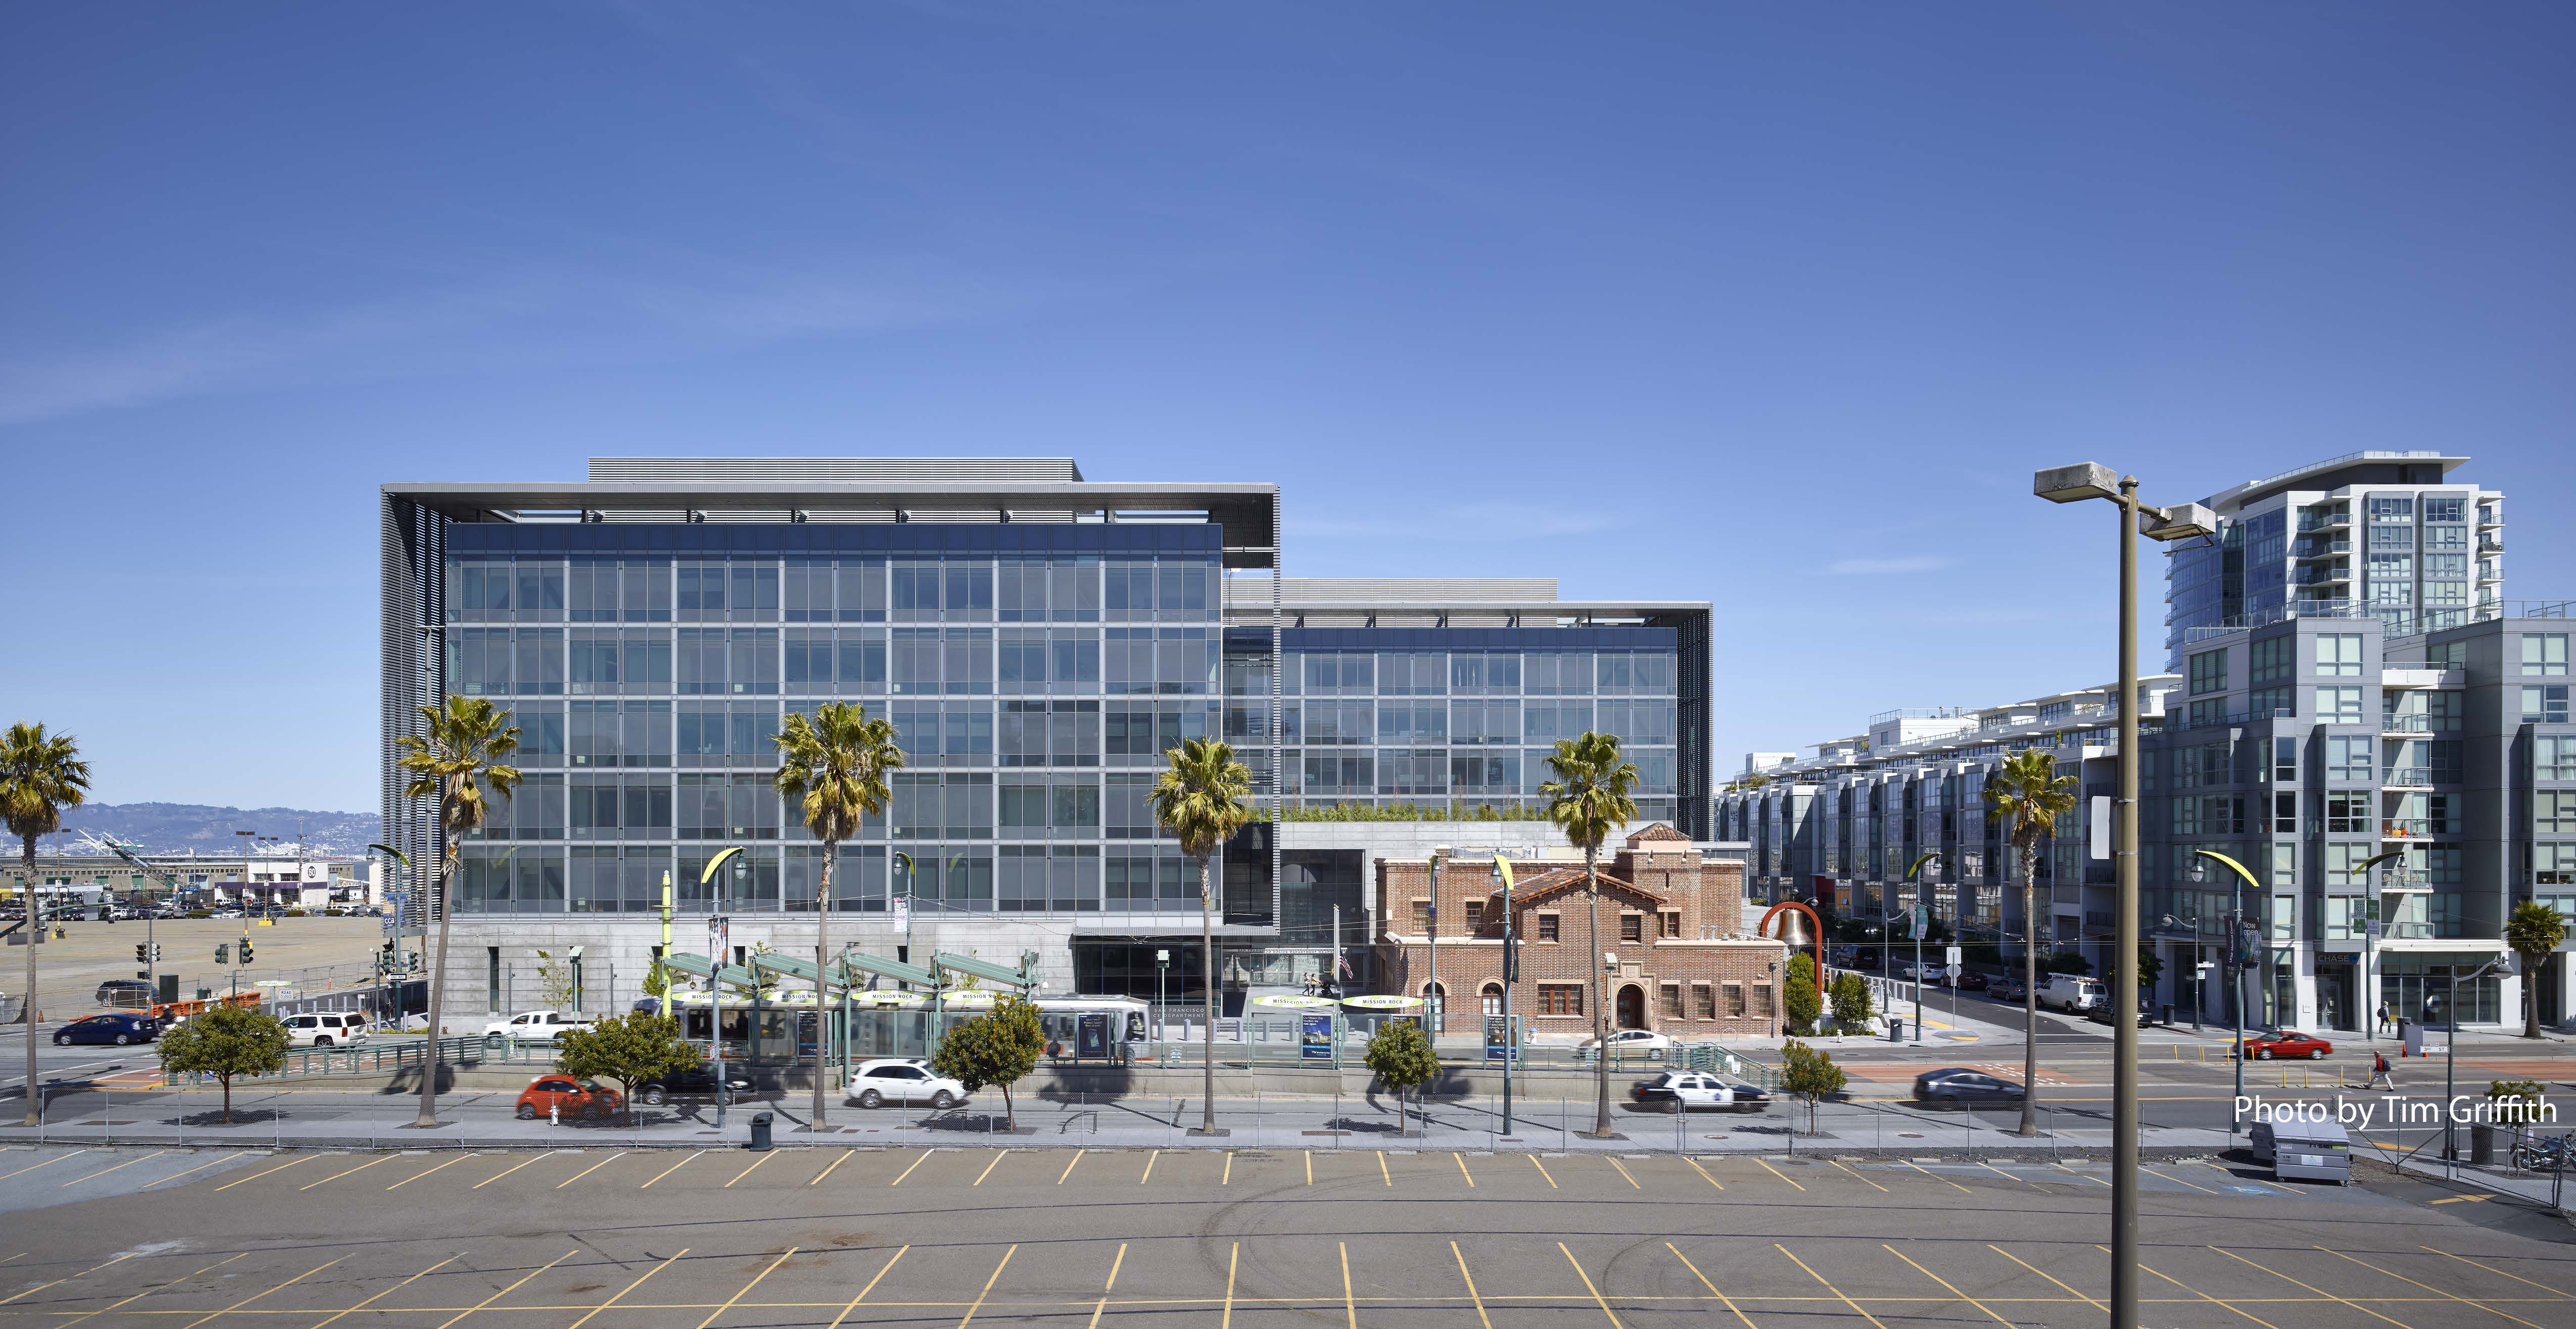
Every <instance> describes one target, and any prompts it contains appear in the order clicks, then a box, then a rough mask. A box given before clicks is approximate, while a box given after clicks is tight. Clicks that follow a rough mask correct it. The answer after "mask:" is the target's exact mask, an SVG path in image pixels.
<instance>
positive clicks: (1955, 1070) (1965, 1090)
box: [1914, 1066, 2023, 1107]
mask: <svg viewBox="0 0 2576 1329" xmlns="http://www.w3.org/2000/svg"><path fill="white" fill-rule="evenodd" d="M1914 1098H1915V1101H1917V1102H1920V1103H1925V1104H1929V1105H1931V1106H1934V1107H1944V1106H1948V1107H1956V1106H1959V1105H1962V1104H1967V1103H2018V1102H2020V1101H2021V1100H2022V1098H2023V1094H2022V1087H2021V1086H2020V1085H2017V1084H2014V1083H2013V1082H2012V1081H2010V1080H2004V1079H1998V1078H1996V1077H1995V1076H1992V1075H1988V1074H1986V1073H1985V1072H1984V1071H1972V1070H1969V1069H1968V1068H1967V1067H1964V1066H1952V1067H1948V1068H1945V1069H1942V1070H1937V1071H1925V1072H1924V1073H1922V1074H1921V1075H1918V1076H1915V1077H1914Z"/></svg>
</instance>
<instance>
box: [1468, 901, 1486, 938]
mask: <svg viewBox="0 0 2576 1329" xmlns="http://www.w3.org/2000/svg"><path fill="white" fill-rule="evenodd" d="M1484 925H1485V902H1484V901H1482V900H1469V901H1468V902H1467V918H1466V926H1467V930H1468V931H1469V932H1473V931H1475V930H1476V929H1478V928H1480V927H1483V926H1484Z"/></svg>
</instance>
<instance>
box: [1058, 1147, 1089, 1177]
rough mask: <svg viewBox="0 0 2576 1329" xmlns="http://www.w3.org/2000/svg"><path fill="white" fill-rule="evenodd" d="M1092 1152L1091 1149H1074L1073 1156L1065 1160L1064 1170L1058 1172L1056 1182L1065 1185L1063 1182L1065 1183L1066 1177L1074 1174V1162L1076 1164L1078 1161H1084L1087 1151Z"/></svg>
mask: <svg viewBox="0 0 2576 1329" xmlns="http://www.w3.org/2000/svg"><path fill="white" fill-rule="evenodd" d="M1090 1152H1091V1151H1090V1150H1089V1149H1076V1150H1074V1151H1073V1157H1071V1158H1068V1159H1066V1160H1065V1163H1064V1171H1062V1172H1059V1173H1057V1174H1056V1175H1055V1184H1056V1185H1058V1186H1061V1185H1063V1184H1064V1179H1065V1178H1067V1177H1070V1176H1072V1175H1073V1165H1074V1164H1076V1163H1079V1162H1081V1161H1082V1156H1083V1155H1084V1154H1087V1153H1090Z"/></svg>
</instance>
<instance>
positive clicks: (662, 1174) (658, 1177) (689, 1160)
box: [635, 1153, 698, 1191]
mask: <svg viewBox="0 0 2576 1329" xmlns="http://www.w3.org/2000/svg"><path fill="white" fill-rule="evenodd" d="M696 1161H698V1156H697V1154H694V1153H693V1154H690V1155H689V1156H688V1157H686V1158H683V1159H681V1160H680V1161H679V1162H677V1163H673V1164H672V1165H671V1166H669V1167H666V1168H664V1169H662V1170H661V1171H659V1172H656V1173H654V1174H653V1181H660V1180H661V1179H662V1178H664V1177H667V1176H669V1175H671V1174H672V1173H674V1172H677V1171H679V1170H680V1169H682V1168H684V1167H687V1166H688V1165H689V1164H691V1163H694V1162H696ZM653 1181H648V1182H645V1183H644V1184H643V1185H641V1186H638V1187H636V1188H635V1189H637V1190H639V1191H646V1190H651V1189H653Z"/></svg>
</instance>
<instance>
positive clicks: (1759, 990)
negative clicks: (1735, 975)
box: [1753, 983, 1772, 1020]
mask: <svg viewBox="0 0 2576 1329" xmlns="http://www.w3.org/2000/svg"><path fill="white" fill-rule="evenodd" d="M1771 1009H1772V1007H1771V985H1770V984H1768V983H1756V984H1754V985H1753V1016H1754V1018H1755V1019H1758V1020H1768V1019H1770V1018H1771Z"/></svg>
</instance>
